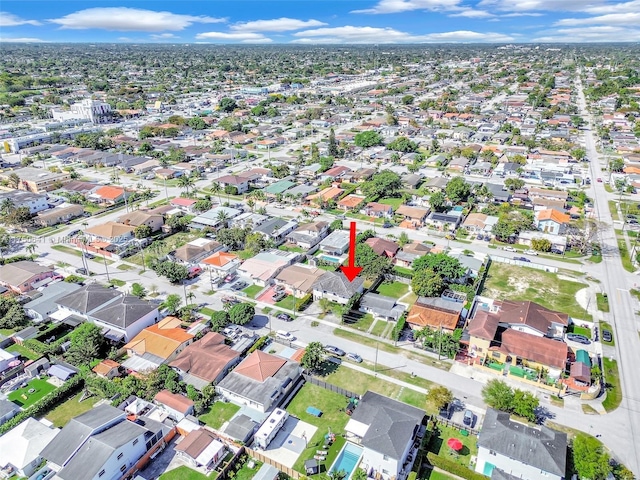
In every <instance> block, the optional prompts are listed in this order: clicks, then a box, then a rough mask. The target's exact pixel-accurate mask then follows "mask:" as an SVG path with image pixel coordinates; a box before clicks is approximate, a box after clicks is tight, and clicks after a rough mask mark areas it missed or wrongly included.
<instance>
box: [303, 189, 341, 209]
mask: <svg viewBox="0 0 640 480" xmlns="http://www.w3.org/2000/svg"><path fill="white" fill-rule="evenodd" d="M343 193H344V190H342V189H341V188H338V187H327V188H325V189H324V190H320V191H319V192H318V193H314V194H312V195H309V196H307V198H306V199H307V201H308V202H310V203H312V204H314V205H318V206H322V205H323V204H326V203H327V202H331V201H337V200H338V198H340V195H342V194H343Z"/></svg>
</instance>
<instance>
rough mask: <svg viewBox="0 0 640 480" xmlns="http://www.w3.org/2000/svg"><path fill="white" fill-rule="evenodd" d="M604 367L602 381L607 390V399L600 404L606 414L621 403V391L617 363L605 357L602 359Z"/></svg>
mask: <svg viewBox="0 0 640 480" xmlns="http://www.w3.org/2000/svg"><path fill="white" fill-rule="evenodd" d="M602 365H603V367H604V372H603V373H604V380H605V382H606V388H607V398H605V399H604V401H603V402H602V406H603V407H604V408H605V410H606V411H607V412H612V411H613V410H615V409H616V408H618V407H619V406H620V403H621V402H622V390H621V389H620V372H619V371H618V362H616V361H615V360H612V359H610V358H607V357H603V358H602Z"/></svg>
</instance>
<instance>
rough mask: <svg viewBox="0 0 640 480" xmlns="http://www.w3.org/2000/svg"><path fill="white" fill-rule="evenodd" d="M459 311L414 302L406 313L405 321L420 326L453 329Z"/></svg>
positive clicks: (456, 322)
mask: <svg viewBox="0 0 640 480" xmlns="http://www.w3.org/2000/svg"><path fill="white" fill-rule="evenodd" d="M459 317H460V314H459V313H451V312H446V311H444V310H441V309H438V308H437V307H434V306H427V305H419V304H417V303H416V304H414V305H413V307H411V310H409V315H407V323H409V324H411V325H418V326H421V327H432V328H440V325H442V328H443V329H445V330H451V331H453V330H455V329H456V326H457V325H458V319H459Z"/></svg>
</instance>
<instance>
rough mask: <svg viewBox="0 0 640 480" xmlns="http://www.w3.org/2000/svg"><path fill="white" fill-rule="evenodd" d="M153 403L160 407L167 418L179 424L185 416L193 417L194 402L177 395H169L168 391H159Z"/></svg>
mask: <svg viewBox="0 0 640 480" xmlns="http://www.w3.org/2000/svg"><path fill="white" fill-rule="evenodd" d="M153 402H154V403H155V404H156V405H159V406H160V407H162V409H163V410H165V411H166V412H167V413H168V414H169V417H170V418H172V419H173V420H175V421H176V422H179V421H180V420H182V419H183V418H184V417H186V416H187V415H193V410H194V405H195V403H194V401H193V400H191V399H189V398H187V397H185V396H184V395H180V394H179V393H171V392H170V391H169V390H166V389H165V390H160V391H159V392H158V393H156V396H155V397H153Z"/></svg>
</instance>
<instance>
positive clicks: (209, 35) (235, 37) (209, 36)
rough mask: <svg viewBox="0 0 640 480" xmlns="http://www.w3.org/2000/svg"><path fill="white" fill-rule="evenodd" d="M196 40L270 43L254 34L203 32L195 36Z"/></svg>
mask: <svg viewBox="0 0 640 480" xmlns="http://www.w3.org/2000/svg"><path fill="white" fill-rule="evenodd" d="M196 38H197V39H198V40H230V41H237V42H244V43H271V41H272V40H271V39H270V38H268V37H265V36H264V35H263V34H261V33H255V32H233V33H228V32H204V33H199V34H197V35H196Z"/></svg>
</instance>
